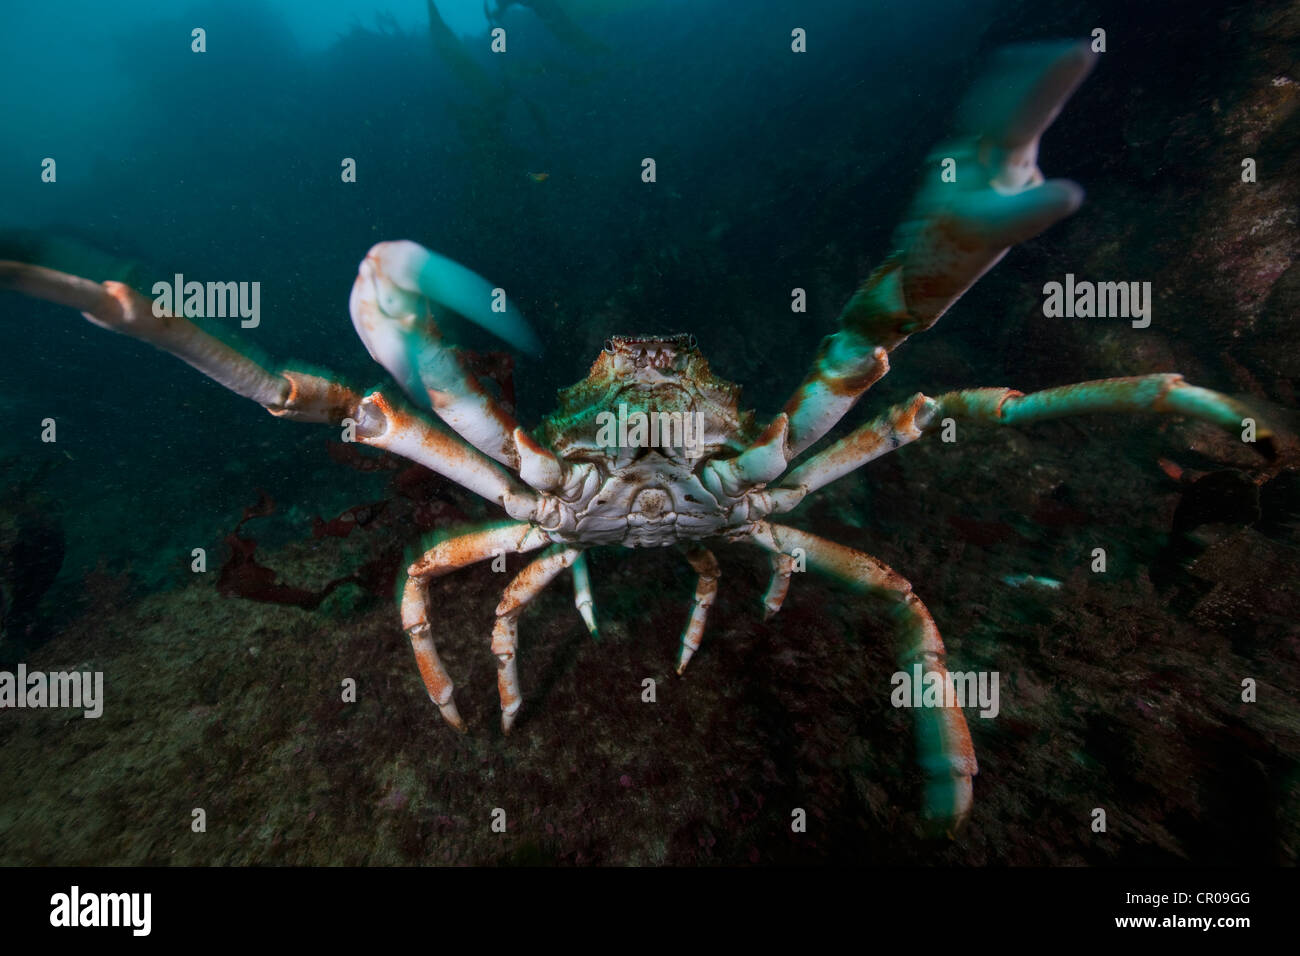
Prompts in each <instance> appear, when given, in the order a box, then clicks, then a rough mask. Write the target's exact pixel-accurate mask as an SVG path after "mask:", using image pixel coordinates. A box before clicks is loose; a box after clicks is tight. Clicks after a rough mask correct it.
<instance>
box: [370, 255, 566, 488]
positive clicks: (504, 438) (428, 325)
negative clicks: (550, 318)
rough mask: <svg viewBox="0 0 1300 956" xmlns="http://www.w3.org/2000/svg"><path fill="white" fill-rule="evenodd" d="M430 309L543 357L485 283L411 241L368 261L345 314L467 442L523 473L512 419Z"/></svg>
mask: <svg viewBox="0 0 1300 956" xmlns="http://www.w3.org/2000/svg"><path fill="white" fill-rule="evenodd" d="M431 305H434V306H446V307H447V308H449V309H452V310H453V311H455V312H457V313H459V314H460V315H463V316H465V318H467V319H470V320H472V321H473V322H475V323H477V324H478V325H481V326H483V328H485V329H487V330H489V331H490V332H492V333H494V334H495V335H497V336H499V337H501V338H503V339H505V340H506V341H507V342H509V343H511V344H513V345H517V346H518V347H520V348H521V349H525V350H527V351H530V352H534V353H536V352H540V351H541V343H540V341H539V340H538V338H537V336H536V335H535V334H534V333H533V330H532V329H530V328H529V327H528V323H527V322H526V321H524V317H523V316H522V315H520V314H519V310H518V309H516V308H515V307H514V306H513V305H511V304H510V302H509V301H508V299H507V298H506V296H505V293H504V291H502V290H500V289H494V288H492V285H491V283H489V282H488V281H487V280H486V279H484V278H483V277H482V276H479V275H476V274H475V273H473V272H471V271H470V270H469V269H466V268H465V267H464V266H462V265H460V264H458V263H455V262H452V261H451V260H450V259H448V258H446V257H445V256H440V255H438V254H437V253H434V252H430V251H429V250H428V249H425V248H424V247H423V246H421V245H418V244H417V243H414V242H410V241H408V240H400V241H396V242H381V243H379V244H378V245H376V246H374V247H373V248H372V249H371V250H370V251H369V252H368V253H366V257H365V259H363V260H362V262H361V266H360V268H359V269H358V270H357V280H356V282H355V283H354V284H353V286H352V297H351V299H350V300H349V302H348V307H349V310H350V311H351V313H352V324H353V325H354V326H355V327H356V330H357V335H359V336H360V337H361V341H362V342H364V343H365V345H366V348H367V349H368V350H369V351H370V355H371V357H372V358H374V360H375V361H376V362H378V363H379V364H380V365H382V366H383V367H384V368H386V369H388V371H389V373H390V374H391V375H392V376H393V378H395V379H397V381H398V382H399V383H400V384H401V386H402V388H403V389H405V390H406V393H407V394H408V395H410V396H411V397H412V398H413V399H415V400H416V401H418V402H419V403H420V404H422V405H423V406H424V407H426V408H432V409H433V411H434V412H435V413H436V414H437V415H438V417H439V418H441V419H442V420H443V421H444V422H446V423H447V424H448V425H450V426H451V428H452V429H453V430H454V431H455V432H456V433H457V434H458V435H460V436H461V437H462V438H464V439H465V440H466V441H467V442H469V443H470V444H471V445H473V446H474V447H475V448H477V449H478V450H479V451H482V452H484V453H485V454H487V455H489V456H490V457H492V458H495V459H496V460H497V461H499V462H501V463H502V464H503V465H506V466H507V467H509V468H518V467H519V454H518V452H517V450H516V449H515V445H514V440H513V438H512V433H513V432H514V430H515V427H516V423H515V420H514V416H513V415H511V414H510V412H509V411H508V410H507V408H506V407H505V406H504V405H503V404H502V403H501V402H500V401H499V400H498V398H497V397H496V396H494V395H493V394H492V393H490V392H488V391H487V390H485V389H484V388H483V386H482V384H481V383H480V382H479V380H478V379H477V378H476V377H475V375H474V374H473V372H472V371H470V368H469V366H468V365H467V364H466V362H465V361H464V355H463V353H461V352H460V350H458V349H457V348H455V347H454V346H452V345H449V344H447V343H446V342H444V341H443V338H442V333H441V331H440V330H439V329H438V325H437V323H436V322H435V321H434V316H433V314H432V309H431Z"/></svg>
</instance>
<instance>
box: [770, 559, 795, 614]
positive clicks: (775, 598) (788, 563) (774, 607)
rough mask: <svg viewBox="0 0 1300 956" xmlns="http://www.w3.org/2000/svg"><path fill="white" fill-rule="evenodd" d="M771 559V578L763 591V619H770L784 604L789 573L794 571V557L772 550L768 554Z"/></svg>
mask: <svg viewBox="0 0 1300 956" xmlns="http://www.w3.org/2000/svg"><path fill="white" fill-rule="evenodd" d="M768 557H769V558H771V560H772V578H771V580H770V581H768V583H767V590H766V591H764V592H763V620H764V621H770V620H772V618H773V617H775V616H776V613H777V612H778V611H780V610H781V605H783V604H785V596H786V594H787V593H789V591H790V575H791V574H792V573H793V571H794V559H793V558H791V557H790V555H788V554H782V553H781V552H779V551H774V552H772V553H771V554H769V555H768Z"/></svg>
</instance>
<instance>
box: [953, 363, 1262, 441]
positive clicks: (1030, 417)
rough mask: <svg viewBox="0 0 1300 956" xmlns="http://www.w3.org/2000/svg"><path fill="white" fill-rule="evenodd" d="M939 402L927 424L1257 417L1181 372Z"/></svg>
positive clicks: (1223, 423)
mask: <svg viewBox="0 0 1300 956" xmlns="http://www.w3.org/2000/svg"><path fill="white" fill-rule="evenodd" d="M934 402H935V404H936V405H937V406H938V408H937V411H936V412H935V413H934V414H933V415H932V416H931V421H930V423H929V425H928V426H927V430H932V429H934V428H935V427H936V426H937V424H938V423H940V422H941V421H942V420H943V419H944V418H953V419H955V420H963V419H964V420H968V421H982V422H996V423H998V424H1000V425H1023V424H1027V423H1029V422H1039V421H1044V420H1046V419H1049V418H1063V417H1065V416H1066V415H1085V414H1089V413H1092V412H1163V413H1165V414H1169V415H1185V416H1187V417H1188V418H1198V419H1200V420H1201V421H1205V422H1209V423H1210V424H1212V425H1218V426H1219V427H1220V428H1224V429H1227V430H1228V431H1236V430H1238V429H1240V428H1241V427H1242V425H1243V419H1247V418H1252V419H1253V418H1254V413H1253V412H1251V411H1250V409H1248V408H1247V407H1246V406H1245V405H1243V404H1242V403H1241V402H1239V401H1237V400H1236V399H1234V398H1230V397H1228V396H1227V395H1223V394H1221V393H1219V392H1214V391H1211V390H1210V389H1208V388H1199V387H1198V386H1195V385H1188V384H1187V382H1186V381H1185V380H1184V379H1183V377H1182V376H1181V375H1178V374H1176V373H1164V374H1158V375H1133V376H1129V377H1126V378H1104V379H1098V380H1097V381H1092V382H1079V383H1078V384H1075V385H1062V386H1060V387H1058V388H1048V389H1044V390H1043V391H1041V392H1030V393H1029V394H1028V395H1026V394H1025V393H1024V392H1017V391H1015V390H1014V389H1010V388H973V389H969V390H967V391H962V392H948V393H947V394H945V395H940V396H939V397H938V398H936V399H934ZM1256 435H1257V437H1260V438H1268V437H1270V436H1271V435H1272V432H1271V431H1270V430H1269V429H1268V428H1266V427H1264V426H1262V425H1261V426H1259V427H1258V429H1257V431H1256Z"/></svg>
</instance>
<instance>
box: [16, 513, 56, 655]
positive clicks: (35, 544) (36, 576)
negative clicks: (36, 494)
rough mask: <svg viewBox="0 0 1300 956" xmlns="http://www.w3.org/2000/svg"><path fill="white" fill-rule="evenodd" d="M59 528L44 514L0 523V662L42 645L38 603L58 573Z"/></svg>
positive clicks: (26, 515) (42, 637)
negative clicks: (12, 655)
mask: <svg viewBox="0 0 1300 956" xmlns="http://www.w3.org/2000/svg"><path fill="white" fill-rule="evenodd" d="M65 546H66V541H65V538H64V534H63V522H62V521H61V520H60V519H59V517H58V515H57V514H54V513H51V512H49V511H46V510H43V509H39V510H38V509H32V510H27V511H23V512H21V513H19V514H17V515H13V514H10V513H6V514H5V515H3V516H2V517H0V659H7V657H8V656H9V655H10V654H11V653H13V652H16V651H20V650H22V649H26V648H31V647H34V646H36V645H38V644H41V643H43V642H44V640H45V637H46V634H45V628H44V627H43V626H42V622H41V620H40V618H39V616H38V614H37V611H38V608H39V606H40V602H41V598H42V597H43V596H44V595H45V592H46V591H48V590H49V589H50V585H52V584H53V583H54V579H55V578H57V577H58V575H59V570H60V569H61V568H62V567H63V555H64V549H65Z"/></svg>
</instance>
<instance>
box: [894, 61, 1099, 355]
mask: <svg viewBox="0 0 1300 956" xmlns="http://www.w3.org/2000/svg"><path fill="white" fill-rule="evenodd" d="M1095 62H1096V54H1094V53H1093V52H1092V51H1091V50H1090V49H1089V47H1088V44H1087V43H1086V42H1069V43H1041V44H1027V45H1023V46H1015V47H1010V48H1008V49H1005V50H1002V51H1000V52H999V53H998V54H997V55H996V56H995V58H994V62H993V65H992V67H991V68H990V69H989V70H988V72H987V73H986V74H985V75H984V77H983V78H982V79H981V80H980V81H979V82H977V83H976V85H975V87H974V88H973V89H972V90H971V92H970V93H969V94H968V95H967V96H966V98H965V99H964V100H963V102H962V107H961V109H960V110H959V112H958V121H957V131H956V135H955V136H954V137H953V138H952V139H950V140H949V141H948V142H947V143H946V144H944V145H942V146H940V147H939V148H938V149H936V150H935V151H934V152H933V153H932V154H931V167H930V168H931V170H932V173H931V177H930V179H929V180H928V181H927V183H926V185H925V186H924V187H923V188H922V190H921V191H920V194H919V195H918V196H917V198H916V200H915V202H914V204H913V207H912V212H911V214H910V215H909V217H908V220H907V221H906V222H905V223H904V224H903V225H902V226H901V227H900V229H899V233H898V235H897V236H896V242H897V248H899V249H900V258H901V266H902V276H901V278H902V288H901V290H900V291H901V293H902V299H903V302H904V303H905V304H906V308H907V309H908V310H909V311H910V313H911V316H912V319H913V321H914V322H917V323H918V324H919V327H928V325H929V324H933V322H934V321H935V320H937V319H938V318H939V316H940V315H942V314H943V313H944V311H945V310H947V308H948V307H949V306H950V305H951V304H952V303H953V302H954V301H955V300H956V299H957V298H958V297H960V296H961V295H962V293H964V292H965V291H966V289H968V288H969V287H970V286H971V285H972V284H973V283H974V282H975V281H976V280H977V279H979V277H980V276H982V275H983V274H984V273H985V272H987V271H988V270H989V269H990V268H992V267H993V266H994V265H995V264H996V263H997V262H998V260H999V259H1001V258H1002V257H1003V256H1004V255H1005V254H1006V252H1007V249H1008V248H1009V247H1010V246H1012V245H1014V244H1015V243H1018V242H1023V241H1024V240H1026V239H1029V238H1031V237H1033V236H1036V235H1038V233H1040V232H1042V231H1043V230H1044V229H1046V228H1047V227H1048V226H1051V225H1052V224H1053V223H1055V222H1056V221H1058V220H1060V219H1063V218H1065V217H1066V216H1068V215H1069V214H1070V213H1072V212H1074V211H1075V210H1076V209H1078V208H1079V205H1080V204H1081V203H1082V202H1083V189H1082V188H1081V187H1080V186H1079V185H1078V184H1077V183H1073V182H1070V181H1069V180H1063V179H1057V180H1049V181H1044V179H1043V173H1042V171H1041V170H1040V169H1039V168H1038V141H1039V137H1040V136H1042V134H1043V131H1044V130H1045V129H1047V127H1048V126H1049V125H1051V123H1052V121H1053V120H1054V119H1055V118H1056V116H1057V114H1058V113H1059V112H1060V111H1061V107H1062V106H1064V105H1065V101H1066V100H1068V99H1069V98H1070V95H1071V94H1072V93H1073V92H1074V90H1075V88H1076V87H1077V86H1078V85H1079V84H1080V83H1081V82H1082V81H1083V79H1084V77H1086V76H1087V75H1088V73H1089V71H1090V70H1091V69H1092V67H1093V65H1094V63H1095ZM954 177H955V178H954ZM909 331H916V329H912V330H909Z"/></svg>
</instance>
